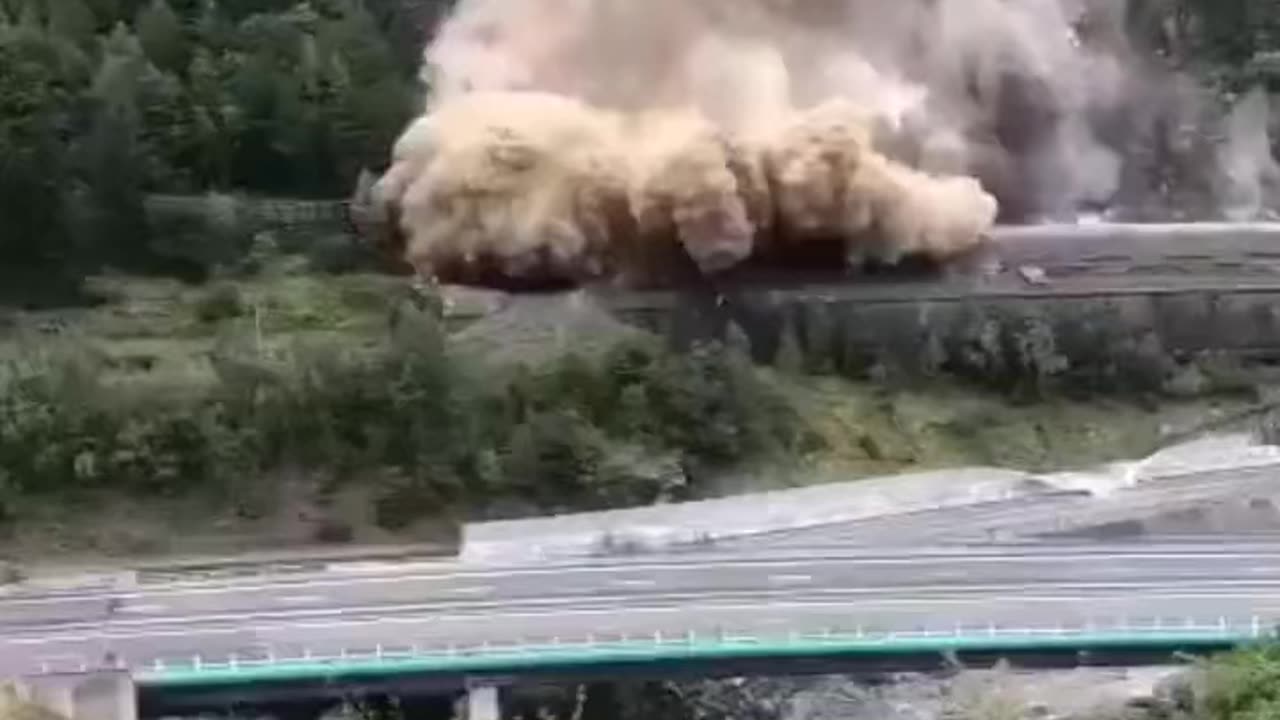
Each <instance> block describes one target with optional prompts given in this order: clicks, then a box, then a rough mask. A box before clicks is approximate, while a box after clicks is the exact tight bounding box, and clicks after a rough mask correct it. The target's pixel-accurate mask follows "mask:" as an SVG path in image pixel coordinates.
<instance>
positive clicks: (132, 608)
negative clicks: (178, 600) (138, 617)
mask: <svg viewBox="0 0 1280 720" xmlns="http://www.w3.org/2000/svg"><path fill="white" fill-rule="evenodd" d="M168 609H169V606H168V605H164V604H162V603H147V604H144V605H122V606H120V608H119V609H118V610H116V612H121V613H139V614H144V615H145V614H148V613H161V612H165V611H166V610H168Z"/></svg>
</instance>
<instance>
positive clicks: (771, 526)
mask: <svg viewBox="0 0 1280 720" xmlns="http://www.w3.org/2000/svg"><path fill="white" fill-rule="evenodd" d="M1045 489H1048V488H1047V487H1045V486H1043V485H1042V484H1040V483H1037V482H1036V481H1034V480H1033V479H1032V478H1031V476H1030V475H1028V474H1026V473H1022V472H1017V471H1012V470H1002V469H998V468H967V469H960V470H943V471H938V472H926V473H917V474H910V475H898V476H892V477H884V478H874V479H867V480H855V481H846V482H837V483H827V484H822V485H812V486H809V487H803V488H795V489H789V490H777V491H773V492H764V493H754V494H751V495H745V496H740V497H730V498H718V499H714V500H702V501H697V502H688V503H679V504H672V505H656V506H651V507H643V508H633V509H626V510H612V511H606V512H595V513H579V514H573V515H560V516H556V517H546V518H530V519H526V520H504V521H496V522H484V523H472V524H469V525H467V526H466V527H464V528H463V539H462V550H461V553H460V559H461V560H462V561H463V562H471V563H502V564H506V563H512V562H517V563H518V562H529V561H538V560H544V559H554V558H558V557H573V556H585V555H593V554H602V553H611V552H612V553H620V552H627V551H629V550H636V549H670V548H676V547H680V546H698V545H705V544H707V543H709V542H710V543H714V542H715V541H716V540H717V539H720V538H730V537H738V536H743V535H756V534H761V533H768V532H776V531H781V530H790V529H795V528H802V527H810V526H815V525H824V524H828V523H837V522H850V521H854V520H862V519H866V518H871V517H878V516H883V515H892V514H901V513H911V512H919V511H922V510H932V509H936V508H941V507H954V506H960V505H970V504H973V503H979V502H993V501H997V500H1005V499H1009V498H1011V497H1016V496H1019V495H1025V494H1030V493H1034V492H1039V491H1043V490H1045Z"/></svg>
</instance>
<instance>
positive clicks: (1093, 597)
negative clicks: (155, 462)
mask: <svg viewBox="0 0 1280 720" xmlns="http://www.w3.org/2000/svg"><path fill="white" fill-rule="evenodd" d="M1278 598H1280V545H1276V546H1270V545H1265V544H1257V543H1250V544H1243V545H1242V546H1241V547H1240V548H1239V549H1233V548H1231V547H1223V548H1220V549H1217V550H1213V549H1208V548H1192V549H1187V548H1186V547H1182V546H1179V547H1174V546H1170V547H1152V546H1144V547H1143V548H1142V549H1141V550H1135V549H1132V548H1126V547H1121V546H1114V547H1105V546H1104V547H1080V548H1064V547H1057V548H1048V549H1044V550H1041V549H1038V548H1030V547H1021V548H1019V547H1014V548H989V549H983V550H974V551H971V552H969V553H966V552H964V551H963V550H959V549H951V550H945V551H939V552H930V551H921V550H909V551H902V552H891V551H879V552H877V553H874V554H860V553H857V552H852V551H846V552H843V553H841V552H830V553H825V554H823V556H814V555H813V554H812V553H809V554H808V557H806V556H805V554H804V553H801V552H781V553H779V554H776V555H770V554H768V553H760V552H755V553H743V554H741V555H724V554H714V555H712V554H709V555H707V556H705V557H703V556H699V557H679V558H677V557H666V558H658V559H653V558H642V559H631V560H615V561H612V562H595V563H581V564H566V565H545V566H540V567H525V568H498V567H495V568H488V569H483V570H477V569H474V568H466V567H464V566H459V567H458V568H457V569H456V570H454V571H437V572H428V573H420V574H413V573H410V574H403V575H400V574H390V575H387V574H379V575H373V576H366V575H362V574H360V573H346V574H342V573H336V574H328V573H326V574H317V575H316V576H314V577H310V578H308V579H305V580H302V579H291V580H289V581H287V582H283V581H282V582H270V581H267V582H255V583H244V582H226V583H192V584H189V585H187V586H182V587H177V586H175V587H167V588H157V589H149V590H145V591H137V592H132V593H123V594H107V595H100V594H94V593H87V594H83V595H80V596H71V597H61V598H58V597H44V598H39V597H32V598H24V599H18V598H9V599H6V600H4V601H2V602H0V674H24V673H33V672H40V671H42V670H44V669H56V668H67V669H74V668H75V667H78V666H79V665H80V664H90V665H92V664H94V663H96V662H98V661H99V660H100V659H101V658H103V657H104V656H105V655H106V653H108V652H110V653H113V654H114V655H115V656H117V657H119V658H122V659H124V660H126V661H128V662H130V663H132V664H137V665H141V666H145V665H150V664H152V663H154V662H155V661H157V660H160V661H162V662H165V661H168V662H177V661H184V662H185V661H189V660H190V659H191V658H193V657H195V656H200V657H201V658H203V659H206V660H222V659H225V658H226V657H227V656H228V655H230V654H235V655H237V656H238V657H240V658H244V659H248V658H254V657H263V656H266V655H267V654H273V655H275V656H291V655H293V656H301V655H303V654H304V653H311V654H317V655H318V654H334V655H336V654H339V653H340V652H347V653H359V652H361V651H363V650H368V649H370V648H372V647H374V646H376V645H382V646H384V647H389V648H394V647H406V646H408V645H418V646H430V645H437V646H440V647H444V646H446V645H467V644H480V643H485V642H487V643H491V644H494V645H503V644H512V643H516V642H550V641H552V640H554V639H559V640H562V641H582V640H583V639H584V638H586V637H587V636H588V635H591V636H594V637H596V638H601V639H603V638H606V637H608V636H611V635H612V636H614V637H619V636H622V635H628V636H632V637H643V636H649V635H652V634H653V633H655V632H657V633H663V634H668V635H670V634H683V633H688V632H695V633H707V632H718V631H727V632H731V633H735V634H736V633H760V632H770V633H773V634H780V633H784V632H789V631H795V632H816V631H819V630H824V629H841V628H851V627H853V626H854V625H857V626H862V627H865V628H868V629H875V628H881V629H899V630H908V629H913V628H917V627H928V626H934V627H937V626H942V627H951V626H953V625H954V624H956V623H960V624H974V623H978V624H982V625H985V624H987V623H999V624H1000V625H1001V626H1004V627H1008V626H1011V625H1018V624H1026V625H1031V626H1038V627H1047V626H1051V625H1054V624H1057V623H1061V624H1072V623H1083V622H1086V621H1089V620H1094V621H1097V622H1105V623H1108V624H1110V623H1114V622H1117V621H1118V619H1120V618H1126V619H1134V620H1136V619H1140V618H1144V617H1145V618H1147V619H1148V620H1147V621H1148V622H1150V621H1151V620H1152V619H1154V618H1155V617H1156V616H1160V617H1162V618H1164V620H1165V621H1166V622H1170V621H1173V619H1181V618H1186V617H1191V618H1194V619H1196V620H1197V621H1199V622H1203V621H1204V620H1205V619H1206V618H1210V617H1211V618H1217V617H1219V616H1220V615H1226V616H1230V617H1233V618H1242V617H1251V616H1254V615H1260V616H1266V617H1270V616H1276V617H1280V599H1278Z"/></svg>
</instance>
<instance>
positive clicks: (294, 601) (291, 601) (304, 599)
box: [275, 595, 329, 605]
mask: <svg viewBox="0 0 1280 720" xmlns="http://www.w3.org/2000/svg"><path fill="white" fill-rule="evenodd" d="M328 599H329V598H327V597H325V596H324V595H282V596H280V597H278V598H276V599H275V600H276V602H277V603H279V604H281V605H319V604H320V603H323V602H325V601H326V600H328Z"/></svg>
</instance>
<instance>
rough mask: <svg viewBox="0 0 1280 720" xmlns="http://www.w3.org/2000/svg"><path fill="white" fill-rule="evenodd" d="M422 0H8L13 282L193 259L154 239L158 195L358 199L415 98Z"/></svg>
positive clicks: (7, 153)
mask: <svg viewBox="0 0 1280 720" xmlns="http://www.w3.org/2000/svg"><path fill="white" fill-rule="evenodd" d="M426 7H427V8H430V7H432V6H431V4H428V5H427V6H426ZM413 13H418V14H423V13H424V11H422V10H410V9H406V4H404V3H399V2H393V1H391V0H315V1H313V2H302V3H294V2H282V1H280V0H239V1H237V2H211V1H202V0H6V1H5V2H3V3H0V226H2V227H4V229H5V230H4V232H3V234H0V267H3V268H4V269H5V271H6V275H11V276H13V278H5V281H6V284H7V285H9V286H11V289H12V290H13V291H16V294H15V297H16V298H17V299H20V300H22V301H24V302H32V301H33V299H37V298H38V296H39V294H40V293H38V292H37V291H44V292H46V293H54V294H56V293H57V291H58V288H53V287H50V286H49V284H48V277H47V275H48V274H49V273H50V272H57V273H58V274H59V275H61V276H63V278H64V279H65V281H66V282H67V283H72V284H73V283H74V281H75V280H76V279H78V278H79V277H81V276H82V275H83V274H84V273H85V272H87V271H90V270H92V269H94V268H96V267H100V266H102V265H104V264H106V265H111V266H115V267H122V268H127V269H132V270H146V271H149V272H154V271H162V272H187V273H189V272H191V271H192V270H193V269H192V268H190V267H185V268H184V267H182V266H181V264H178V265H175V264H174V262H173V261H172V259H167V258H166V257H165V256H164V255H163V254H162V253H160V252H158V251H157V249H156V245H157V243H160V242H164V241H167V240H168V239H167V238H165V237H163V233H162V232H160V231H159V229H158V228H153V227H151V225H150V223H149V219H148V217H147V216H146V214H145V213H144V210H143V197H144V194H145V193H156V192H159V193H179V194H193V193H202V192H210V191H217V192H227V191H232V190H234V191H236V192H247V193H265V194H279V195H288V196H299V197H308V196H311V197H325V198H332V197H345V196H346V195H347V194H348V193H349V192H350V191H351V189H352V188H353V186H354V183H355V178H356V176H357V174H358V173H359V172H360V170H361V169H362V168H365V167H378V166H379V165H380V164H381V163H383V162H385V158H386V156H387V153H388V148H389V147H390V145H391V143H392V141H393V140H394V139H395V137H396V135H397V134H398V133H399V132H400V130H401V129H402V128H403V126H404V124H405V122H406V120H407V118H408V117H409V115H410V114H411V112H412V107H413V105H414V103H415V98H416V95H417V92H418V90H417V88H416V86H415V80H414V73H415V72H416V65H417V60H416V56H417V54H418V52H419V43H420V42H421V39H420V37H419V36H418V34H416V33H414V34H410V33H408V32H407V30H408V29H410V28H413V27H425V18H419V17H417V16H415V15H413ZM35 273H39V274H40V277H39V279H38V280H37V279H33V277H32V276H33V274H35ZM24 279H25V280H27V282H26V284H25V285H23V284H15V283H20V281H22V280H24Z"/></svg>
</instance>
